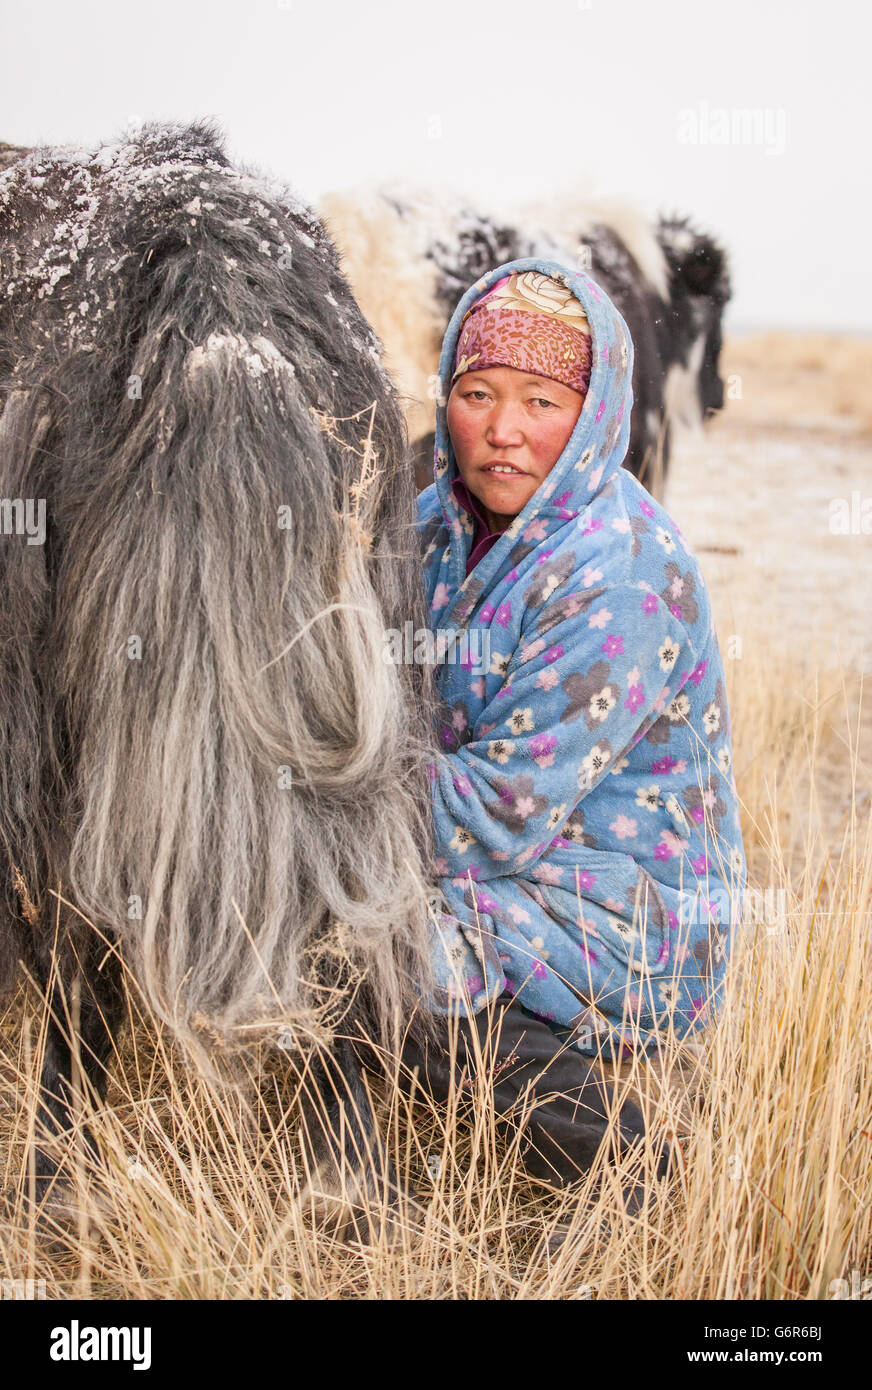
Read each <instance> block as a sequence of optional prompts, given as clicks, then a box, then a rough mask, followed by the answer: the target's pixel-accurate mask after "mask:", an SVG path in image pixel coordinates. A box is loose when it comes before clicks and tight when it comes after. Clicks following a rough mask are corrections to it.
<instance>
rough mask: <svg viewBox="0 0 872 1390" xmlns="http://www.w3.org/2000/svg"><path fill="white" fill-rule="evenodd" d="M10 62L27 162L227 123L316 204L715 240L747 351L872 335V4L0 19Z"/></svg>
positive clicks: (196, 0) (729, 2)
mask: <svg viewBox="0 0 872 1390" xmlns="http://www.w3.org/2000/svg"><path fill="white" fill-rule="evenodd" d="M0 40H2V45H3V49H4V59H3V65H2V71H3V76H2V87H0V139H5V140H7V141H9V142H11V143H13V144H31V143H37V142H45V141H48V142H51V143H90V142H96V141H99V140H101V139H105V138H108V137H112V136H113V135H116V134H117V133H118V132H119V131H120V129H121V128H122V127H123V126H124V125H125V124H126V123H127V122H128V121H130V120H136V119H140V120H141V119H147V118H162V119H174V120H182V119H187V118H190V117H194V116H202V115H210V116H214V117H217V118H218V119H219V121H220V122H221V124H222V125H223V127H224V129H225V130H226V132H227V136H228V139H229V146H230V151H231V154H233V155H234V156H238V157H240V158H243V159H245V160H246V161H250V162H254V163H256V164H259V165H261V166H263V167H264V168H266V169H269V170H271V171H273V172H275V173H277V174H280V175H281V176H283V177H284V178H285V179H286V180H287V181H288V182H289V183H290V184H291V185H292V187H293V188H294V189H295V191H296V192H297V193H298V194H300V195H301V196H302V197H303V198H305V199H307V200H308V201H310V202H311V201H316V200H317V198H318V196H319V194H321V193H323V192H326V191H328V190H330V189H336V188H345V187H348V186H349V185H353V184H356V183H359V182H360V181H362V180H367V181H370V180H373V179H381V178H387V177H390V178H396V177H401V178H402V177H406V178H409V179H411V180H413V181H414V182H415V183H417V184H433V185H436V186H442V187H444V186H451V187H456V188H458V189H461V190H463V191H465V192H467V193H468V194H470V195H472V196H473V197H475V195H476V194H478V196H479V197H480V198H481V199H483V200H484V199H486V200H487V201H488V202H489V203H492V202H494V200H497V199H499V200H500V201H502V202H503V203H505V204H506V205H511V203H512V202H513V201H515V202H521V201H524V200H526V199H528V198H531V197H534V196H536V195H538V194H546V195H549V196H550V195H554V194H556V193H558V192H559V191H561V190H563V189H571V188H573V186H575V187H577V186H579V184H582V185H583V186H588V187H592V188H593V189H594V190H595V191H597V192H599V193H602V194H619V195H622V196H629V197H631V198H632V199H634V200H635V201H636V202H638V203H639V205H640V206H641V207H642V208H644V209H645V210H647V211H648V212H652V213H653V212H656V211H659V210H663V211H667V212H672V211H680V212H682V213H689V214H691V215H692V216H693V218H694V220H695V221H696V223H697V224H698V225H699V227H700V228H702V229H704V230H706V231H709V232H711V233H713V234H715V235H716V236H717V237H718V238H719V239H720V240H721V241H722V242H723V243H724V244H725V245H726V247H727V249H728V251H729V252H730V255H731V260H732V267H733V278H734V283H735V295H734V300H733V303H732V305H731V307H730V310H729V315H728V320H727V326H728V328H731V329H733V330H734V331H735V330H740V329H744V328H751V327H770V326H772V327H776V326H783V327H799V328H803V327H811V328H819V329H846V330H851V331H858V332H864V333H868V332H870V331H872V250H870V237H869V225H870V203H872V199H870V169H872V159H870V155H869V148H868V142H869V137H870V129H872V121H870V105H872V102H870V96H869V91H870V85H872V84H870V79H869V62H870V58H869V53H870V40H872V19H870V9H869V7H868V6H866V5H865V4H864V3H862V0H827V3H825V4H823V3H814V2H813V0H725V3H720V4H717V5H714V4H705V3H704V0H659V3H658V0H535V3H523V0H485V2H482V0H440V2H439V3H433V4H419V3H414V2H413V0H373V3H370V4H366V3H360V0H148V3H138V4H129V3H128V4H125V3H124V0H38V3H34V4H30V3H22V0H0ZM743 112H746V113H752V112H756V113H757V114H756V116H755V117H754V118H750V117H749V118H747V119H746V118H745V117H743V116H742V113H743ZM725 139H726V140H728V143H724V140H725Z"/></svg>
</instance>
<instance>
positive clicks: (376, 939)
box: [0, 122, 431, 1195]
mask: <svg viewBox="0 0 872 1390" xmlns="http://www.w3.org/2000/svg"><path fill="white" fill-rule="evenodd" d="M0 276H2V280H0V411H2V414H0V511H2V521H3V529H2V534H0V587H2V593H3V605H2V612H0V872H2V875H3V880H4V882H3V892H2V894H0V976H2V984H3V985H4V987H6V988H8V987H10V986H11V985H12V984H13V982H14V980H15V978H16V976H17V973H18V971H19V967H20V965H21V964H22V963H23V965H24V967H25V969H26V970H27V971H28V972H30V974H31V976H32V977H35V978H36V980H37V981H38V982H39V985H40V986H41V988H42V990H43V991H44V994H45V997H46V998H47V1001H48V1005H49V1008H50V1013H51V1023H50V1026H49V1027H48V1037H47V1044H46V1050H45V1064H44V1070H43V1102H42V1109H41V1113H40V1129H41V1130H42V1133H43V1139H42V1142H41V1143H40V1146H39V1153H38V1158H37V1173H38V1178H39V1194H40V1195H43V1194H44V1193H45V1192H46V1191H47V1189H48V1188H50V1187H51V1185H52V1183H53V1182H54V1180H55V1177H56V1175H57V1153H58V1151H59V1147H62V1146H59V1145H58V1144H57V1143H56V1141H57V1139H58V1138H60V1137H62V1136H63V1135H65V1134H66V1133H67V1132H68V1130H69V1125H70V1118H71V1116H70V1107H71V1103H72V1101H71V1096H72V1091H73V1071H74V1063H73V1060H72V1057H71V1043H72V1038H71V1017H72V1018H73V1021H76V1022H77V1025H78V1038H77V1040H76V1042H75V1044H74V1049H75V1050H78V1049H80V1050H81V1065H82V1067H83V1069H84V1072H85V1073H86V1075H87V1076H88V1077H89V1078H90V1080H91V1081H92V1082H93V1084H94V1086H95V1087H96V1089H97V1091H98V1092H99V1091H100V1090H101V1089H102V1085H103V1082H104V1080H105V1074H106V1071H105V1068H106V1062H107V1059H108V1057H109V1054H110V1050H111V1045H112V1039H113V1037H114V1035H115V1034H116V1032H117V1030H118V1028H119V1026H120V1024H121V1021H122V1014H123V997H122V996H123V991H122V988H121V985H122V973H123V971H124V970H125V969H129V971H130V972H131V974H132V977H133V979H134V980H135V982H136V986H137V988H138V990H139V991H141V993H142V994H143V995H144V997H145V998H146V1000H147V1001H148V1003H149V1005H150V1006H151V1008H152V1010H153V1011H154V1013H155V1014H156V1015H157V1016H158V1017H159V1018H160V1019H162V1020H163V1021H164V1023H165V1024H166V1025H168V1026H169V1028H170V1029H171V1030H172V1033H173V1035H174V1037H175V1038H176V1039H178V1040H180V1041H181V1042H182V1043H183V1044H187V1045H188V1047H189V1048H190V1049H191V1050H192V1051H193V1052H194V1053H195V1054H197V1055H198V1056H199V1057H200V1058H208V1056H209V1055H210V1048H212V1047H214V1046H215V1045H216V1044H217V1045H218V1046H219V1047H220V1046H222V1045H223V1046H224V1047H225V1048H229V1049H230V1050H232V1049H233V1048H235V1047H237V1046H238V1045H239V1044H240V1043H245V1042H246V1040H250V1039H252V1038H255V1039H261V1040H264V1039H266V1040H267V1041H269V1040H270V1039H272V1040H275V1041H276V1042H278V1044H279V1045H280V1046H285V1047H286V1046H287V1044H288V1039H289V1036H290V1037H291V1038H296V1039H298V1040H301V1046H302V1042H303V1041H304V1040H305V1038H306V1037H307V1036H311V1035H312V1030H313V1029H315V1031H316V1032H317V1029H316V1024H318V1023H319V1022H320V1023H323V1021H324V1013H323V1008H324V999H325V997H326V998H328V999H329V998H333V997H335V996H337V995H338V996H340V997H341V998H342V1000H343V1006H344V1007H345V1006H349V1001H351V1000H352V998H353V1003H351V1004H350V1012H349V1013H348V1015H347V1016H346V1017H345V1020H344V1023H343V1025H342V1031H343V1032H344V1033H345V1034H350V1035H352V1036H354V1035H355V1033H357V1034H359V1035H360V1034H365V1035H366V1037H367V1038H369V1039H370V1040H371V1041H373V1042H376V1043H379V1044H388V1045H393V1046H396V1040H397V1029H398V1027H399V1028H401V1029H402V1028H403V1027H404V1026H405V1024H406V1022H407V1020H408V1018H409V1017H410V1016H411V1015H412V1013H413V1012H414V1006H415V1003H416V1002H417V999H418V992H419V989H420V987H421V984H422V982H426V979H427V942H428V927H427V917H428V913H427V893H428V881H427V865H428V864H429V862H430V856H431V842H430V835H431V830H430V819H429V803H428V793H427V785H428V784H427V777H426V772H425V760H426V758H427V757H428V756H429V729H430V726H431V707H430V701H431V694H430V690H431V685H430V680H429V676H428V674H427V672H426V669H425V668H423V667H421V666H420V665H419V666H414V665H406V666H402V665H396V664H393V663H390V662H386V661H385V659H384V650H385V632H386V630H387V629H397V630H400V631H401V630H403V625H404V623H405V621H407V620H408V619H409V618H411V619H413V620H414V621H416V623H420V624H421V625H423V623H424V615H423V613H422V612H421V609H420V607H419V605H420V604H421V602H422V599H421V586H420V570H419V563H420V562H419V558H418V555H417V541H416V536H415V506H414V486H413V481H412V475H411V469H410V467H409V455H408V435H407V432H406V426H405V422H404V419H403V416H402V412H401V409H400V407H399V404H398V401H397V397H396V393H395V390H394V388H393V385H392V383H391V382H390V380H389V378H388V376H387V375H386V373H385V370H384V367H383V365H382V362H381V357H380V344H379V342H378V340H377V338H376V337H375V335H374V334H373V332H372V330H371V328H370V326H369V324H368V323H367V322H366V321H365V319H364V318H363V316H362V314H361V311H360V309H359V307H358V304H357V303H356V301H355V298H354V296H353V294H352V292H351V289H350V287H349V284H348V281H347V279H346V277H345V275H344V274H343V272H342V270H341V268H340V263H339V259H338V256H337V253H336V251H335V248H334V246H333V244H332V242H331V241H330V239H329V237H328V236H327V234H326V233H325V230H324V227H323V225H322V224H321V222H320V221H319V220H318V218H317V217H316V216H315V215H314V214H313V212H312V211H311V210H310V209H309V208H308V207H306V206H304V205H303V204H301V203H299V202H298V201H297V200H296V199H295V198H294V197H293V196H292V195H291V194H290V193H289V192H288V191H287V189H285V188H283V187H281V186H273V185H270V184H268V183H266V182H264V181H263V180H261V179H260V178H258V177H256V176H254V175H252V174H250V173H247V172H245V171H242V170H239V169H236V168H233V167H231V165H230V163H229V161H228V159H227V157H226V156H225V154H224V151H223V148H222V141H221V139H220V137H219V136H218V135H217V134H216V132H215V130H214V129H213V127H212V126H211V125H210V124H209V123H208V122H197V123H194V124H192V125H190V126H185V127H182V126H172V125H166V126H163V125H148V126H146V127H143V128H142V129H141V130H140V131H139V133H138V134H137V135H136V136H135V137H134V138H131V139H130V140H129V141H124V140H122V141H120V142H119V143H117V144H108V145H104V146H102V147H100V148H98V149H96V150H88V151H78V150H71V149H69V148H64V147H62V148H42V149H36V150H32V151H31V152H29V153H27V154H26V155H25V156H24V157H23V158H18V159H15V160H13V161H11V162H10V167H9V168H7V169H6V171H5V172H4V173H3V174H2V175H0ZM74 1005H75V1009H74ZM71 1010H73V1014H72V1015H71V1012H70V1011H71ZM326 1026H327V1025H325V1027H326ZM295 1030H296V1031H295ZM329 1057H330V1058H331V1059H332V1060H331V1063H330V1064H328V1063H325V1064H324V1066H323V1067H322V1069H321V1071H320V1072H319V1073H318V1075H319V1076H320V1077H321V1078H322V1082H323V1089H324V1090H326V1091H332V1090H338V1091H340V1092H341V1091H342V1090H343V1088H344V1090H345V1092H346V1093H347V1095H348V1096H349V1097H350V1102H349V1107H348V1109H349V1114H348V1116H347V1117H346V1119H347V1125H346V1126H344V1129H345V1132H346V1135H347V1145H348V1153H347V1155H346V1156H347V1157H348V1161H349V1162H353V1160H354V1153H353V1150H354V1147H355V1146H357V1149H358V1150H359V1149H360V1148H361V1147H362V1145H363V1144H364V1143H365V1140H366V1132H365V1131H366V1129H367V1126H368V1125H369V1124H370V1123H371V1113H370V1112H369V1110H368V1105H367V1100H366V1092H365V1088H364V1087H363V1085H362V1081H361V1077H360V1074H359V1072H358V1070H357V1060H356V1057H355V1054H354V1051H353V1048H352V1047H351V1046H350V1045H349V1044H348V1043H345V1042H341V1041H340V1042H336V1043H335V1046H334V1048H333V1051H332V1053H330V1054H329ZM333 1063H335V1071H336V1075H337V1076H338V1077H339V1079H340V1082H341V1085H340V1084H339V1082H337V1081H336V1078H335V1077H333V1076H331V1075H328V1074H327V1073H328V1072H329V1070H330V1065H332V1064H333ZM76 1066H78V1063H76ZM351 1102H353V1105H352V1104H351ZM331 1104H332V1109H331V1110H330V1116H329V1118H330V1124H331V1125H334V1127H336V1128H338V1122H339V1112H338V1110H337V1105H338V1102H333V1103H331ZM355 1107H356V1109H357V1112H358V1114H359V1115H360V1116H361V1117H362V1118H361V1120H360V1122H359V1124H357V1127H355V1121H354V1116H353V1114H352V1110H353V1109H354V1108H355ZM322 1152H323V1151H322ZM341 1157H342V1154H337V1152H336V1149H335V1146H334V1149H333V1150H332V1152H331V1151H330V1150H329V1148H328V1150H327V1162H328V1164H329V1162H331V1161H335V1162H336V1163H337V1164H338V1163H339V1161H340V1158H341ZM358 1169H359V1165H358Z"/></svg>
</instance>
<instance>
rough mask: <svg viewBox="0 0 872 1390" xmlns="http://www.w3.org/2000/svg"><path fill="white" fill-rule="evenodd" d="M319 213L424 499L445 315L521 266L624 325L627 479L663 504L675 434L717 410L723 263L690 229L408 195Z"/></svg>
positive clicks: (725, 293) (561, 203) (617, 216)
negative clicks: (605, 308) (562, 283)
mask: <svg viewBox="0 0 872 1390" xmlns="http://www.w3.org/2000/svg"><path fill="white" fill-rule="evenodd" d="M319 210H320V212H321V213H322V215H323V217H324V220H325V222H326V224H327V226H328V228H329V230H330V233H331V235H332V236H333V238H334V240H335V241H336V242H337V244H338V245H339V248H340V251H341V253H342V256H343V264H344V267H345V269H346V271H347V273H348V275H349V278H350V280H351V283H352V285H353V287H354V291H355V294H356V295H357V297H358V300H359V302H360V305H361V307H362V309H363V311H364V313H365V314H366V316H367V318H368V319H369V321H370V322H371V323H372V324H373V326H374V328H375V329H376V332H377V333H378V334H379V335H380V337H381V338H382V340H383V342H384V344H385V354H386V356H385V361H386V365H387V367H388V369H389V370H390V371H391V373H392V375H393V377H394V380H395V381H396V382H397V383H398V385H399V387H400V389H401V391H402V392H403V394H404V397H405V404H406V410H407V418H408V421H409V429H410V432H411V435H412V438H413V439H414V440H416V441H417V444H416V453H417V461H416V471H417V481H418V486H419V487H426V486H428V485H429V484H430V483H431V482H432V481H433V445H434V442H435V437H434V436H433V434H432V429H433V414H434V410H435V406H434V404H433V400H432V397H433V392H434V383H435V380H436V378H435V375H434V374H435V372H436V369H437V365H438V360H439V350H440V347H441V343H442V337H443V335H444V332H445V329H446V327H447V325H448V322H449V320H450V318H451V315H452V313H453V312H454V310H455V308H456V307H457V303H458V301H459V300H460V298H461V296H462V295H463V294H464V293H465V291H466V290H467V289H468V288H469V286H470V285H471V284H472V283H473V282H474V281H475V280H477V279H478V278H479V277H480V276H482V275H483V274H485V272H486V271H488V270H491V269H492V268H493V267H494V266H495V265H501V264H502V263H503V262H505V261H510V260H515V259H517V258H518V257H522V256H541V257H545V258H547V259H551V260H558V261H561V262H562V263H563V264H564V265H568V266H575V265H579V266H580V267H582V268H583V269H585V270H587V271H588V273H589V274H590V275H591V276H592V278H593V279H594V280H596V281H597V282H598V283H599V284H601V285H602V286H603V288H604V289H605V291H606V293H607V294H608V295H609V297H610V298H611V299H612V301H613V303H614V304H615V305H617V307H618V309H619V310H620V312H621V314H622V315H623V317H624V319H625V320H626V322H627V325H628V326H629V329H630V333H631V335H632V338H633V345H634V348H635V362H634V370H633V395H634V407H633V418H632V424H631V429H630V447H629V451H628V454H627V459H626V463H625V467H626V468H628V469H629V470H630V472H631V473H634V474H635V475H636V476H637V477H639V478H640V479H641V480H642V481H643V482H644V483H645V485H646V486H647V487H648V488H649V489H650V490H651V491H652V492H655V493H659V492H661V491H662V482H663V477H664V475H665V471H666V466H667V464H668V460H669V450H670V442H671V425H672V424H673V423H675V422H680V423H681V424H683V425H686V426H690V427H695V426H698V425H699V424H700V423H701V422H702V421H703V420H704V419H705V418H706V416H707V415H708V413H709V412H710V411H713V410H720V409H721V407H722V405H723V384H722V382H721V379H720V376H719V374H718V360H719V356H720V351H721V318H722V314H723V309H724V305H725V304H726V302H727V300H728V299H729V296H730V286H729V279H728V274H727V264H726V257H725V254H724V252H723V251H722V250H721V249H720V248H719V247H718V246H717V245H716V244H715V242H714V241H712V239H711V238H710V237H707V236H703V235H700V234H698V233H696V232H694V231H693V229H692V228H691V227H690V225H689V223H688V222H687V220H686V219H683V218H672V219H666V218H661V219H660V220H659V222H657V223H656V224H655V225H654V226H652V225H651V224H650V223H649V222H648V221H647V220H646V219H644V218H643V217H642V216H641V215H640V214H639V213H638V212H637V211H636V210H635V209H633V208H632V207H631V206H629V205H627V204H625V203H622V202H619V201H611V202H603V201H600V202H597V201H595V200H593V199H590V198H584V197H582V198H570V197H564V198H561V199H558V200H556V201H554V202H553V203H551V204H545V203H538V204H531V205H528V206H527V207H525V208H522V209H520V210H519V211H518V212H516V213H513V214H511V215H508V216H502V217H500V216H496V215H492V214H489V213H485V212H482V211H481V210H473V209H471V208H470V207H469V206H468V205H467V204H465V203H464V202H463V201H462V200H461V199H459V198H457V197H452V196H446V195H445V194H444V193H440V194H438V195H436V194H432V193H429V194H428V193H422V192H418V191H411V190H409V189H407V188H405V187H404V186H403V185H389V186H388V187H386V188H384V189H381V190H377V189H372V188H363V189H360V190H352V191H351V192H348V193H341V194H340V193H336V194H331V195H328V196H327V197H325V198H323V199H322V200H321V204H320V209H319ZM543 229H547V230H543Z"/></svg>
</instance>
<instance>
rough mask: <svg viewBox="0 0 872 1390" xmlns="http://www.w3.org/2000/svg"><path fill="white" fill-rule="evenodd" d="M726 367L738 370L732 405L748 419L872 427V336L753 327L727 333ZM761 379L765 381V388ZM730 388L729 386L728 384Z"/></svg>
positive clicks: (780, 424)
mask: <svg viewBox="0 0 872 1390" xmlns="http://www.w3.org/2000/svg"><path fill="white" fill-rule="evenodd" d="M722 373H723V375H724V378H725V380H726V379H728V378H729V377H730V376H731V374H733V373H737V374H738V375H739V376H740V377H741V378H742V381H741V388H740V389H741V392H742V395H741V397H738V396H737V395H736V394H735V393H734V395H733V396H732V397H731V398H730V400H731V403H730V407H729V408H730V409H731V411H733V412H734V413H736V414H737V415H738V416H739V417H740V418H743V419H744V420H745V421H746V422H748V423H754V424H756V425H762V424H766V425H768V426H773V425H774V426H777V427H784V426H796V425H800V426H804V427H812V428H814V427H815V426H817V425H819V424H821V423H822V422H826V423H827V424H828V425H829V426H830V427H832V426H833V424H840V425H841V426H842V427H844V428H846V429H859V430H862V431H863V432H864V433H867V434H868V433H869V432H872V391H870V389H869V383H870V381H872V338H865V337H859V336H858V337H850V336H848V335H846V334H839V333H778V332H772V333H754V334H748V335H747V336H745V337H733V338H729V339H727V341H726V343H725V346H724V360H723V363H722ZM761 385H762V386H763V387H764V389H763V390H761V389H760V388H761ZM728 389H729V386H728Z"/></svg>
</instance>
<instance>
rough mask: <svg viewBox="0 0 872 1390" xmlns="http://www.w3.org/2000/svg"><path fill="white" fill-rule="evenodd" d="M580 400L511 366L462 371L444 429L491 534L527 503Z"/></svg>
mask: <svg viewBox="0 0 872 1390" xmlns="http://www.w3.org/2000/svg"><path fill="white" fill-rule="evenodd" d="M583 405H584V397H583V396H582V395H581V394H580V392H578V391H573V389H572V387H571V386H564V385H563V383H562V382H559V381H551V380H550V379H549V378H548V377H543V376H531V375H529V374H528V373H527V372H525V371H520V370H517V369H516V368H515V367H488V368H487V369H486V370H485V371H481V372H464V374H463V376H461V377H459V378H458V379H457V381H456V382H455V383H454V386H453V387H452V389H451V393H450V395H449V397H448V409H447V419H448V432H449V434H450V435H451V442H452V444H453V446H454V455H455V457H456V459H457V467H458V470H459V472H460V476H461V478H462V479H463V481H464V482H465V483H466V486H467V487H468V488H469V490H470V492H471V493H472V494H473V496H474V497H477V498H478V500H479V502H481V504H482V507H483V509H484V512H485V515H486V516H487V520H488V523H489V525H490V527H491V530H492V531H505V529H506V527H507V526H508V525H509V523H510V522H511V521H512V519H513V517H516V516H517V515H518V513H519V512H521V511H523V509H524V507H525V506H526V505H527V503H528V502H529V500H530V498H531V497H532V496H533V493H534V492H535V491H536V489H537V488H538V487H539V484H540V483H541V482H542V480H543V479H544V478H546V477H547V476H548V474H549V473H550V472H551V469H552V468H553V467H554V465H555V463H556V462H557V460H558V459H559V457H560V455H561V454H562V453H563V450H564V448H565V447H566V443H567V441H568V439H569V436H570V435H571V434H572V431H573V428H574V426H575V422H576V420H577V419H578V417H579V415H580V414H581V407H582V406H583Z"/></svg>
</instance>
